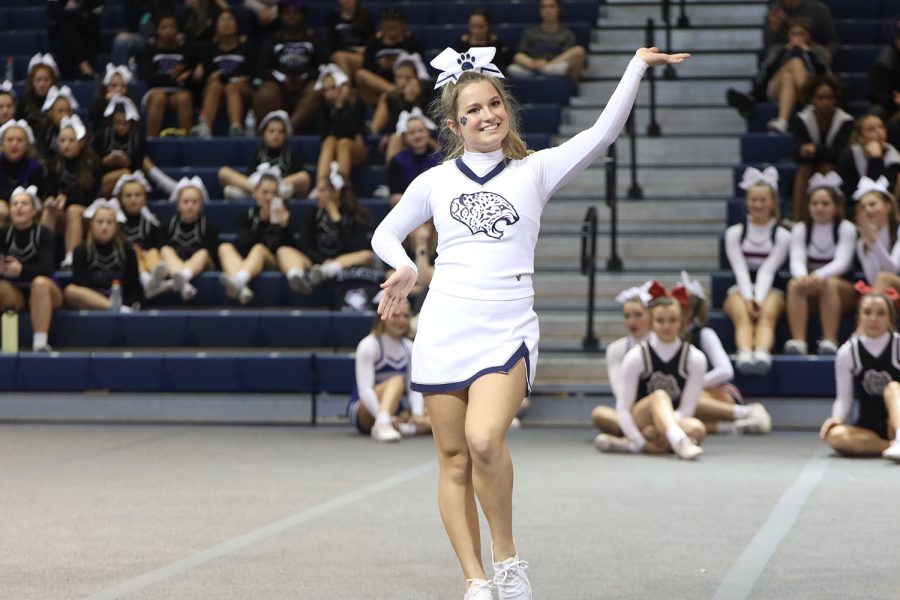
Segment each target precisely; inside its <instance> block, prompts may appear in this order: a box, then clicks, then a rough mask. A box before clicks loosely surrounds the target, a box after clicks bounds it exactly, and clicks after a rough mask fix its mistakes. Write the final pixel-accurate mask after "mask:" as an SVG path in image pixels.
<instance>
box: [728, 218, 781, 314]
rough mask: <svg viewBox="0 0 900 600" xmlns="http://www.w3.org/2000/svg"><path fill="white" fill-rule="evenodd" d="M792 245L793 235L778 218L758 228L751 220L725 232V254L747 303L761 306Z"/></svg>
mask: <svg viewBox="0 0 900 600" xmlns="http://www.w3.org/2000/svg"><path fill="white" fill-rule="evenodd" d="M790 243H791V234H790V233H788V231H787V230H786V229H785V228H784V227H779V226H778V224H777V223H776V222H775V219H770V220H769V222H768V223H766V224H765V225H757V224H756V223H754V222H753V221H751V220H750V219H749V218H748V219H747V221H746V222H745V223H738V224H736V225H732V226H731V227H729V228H728V229H726V230H725V255H726V256H727V257H728V262H729V263H730V264H731V270H732V271H733V272H734V278H735V280H736V281H737V287H738V290H740V292H741V296H743V298H744V299H745V300H756V301H757V302H759V303H760V304H762V302H763V301H764V300H765V299H766V296H767V295H768V294H769V292H770V291H771V290H772V284H773V283H774V281H775V275H776V274H777V273H778V269H779V268H780V267H781V265H782V264H784V261H785V259H787V255H788V248H789V246H790ZM751 272H752V273H751ZM754 275H755V277H754Z"/></svg>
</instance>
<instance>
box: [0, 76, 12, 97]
mask: <svg viewBox="0 0 900 600" xmlns="http://www.w3.org/2000/svg"><path fill="white" fill-rule="evenodd" d="M0 93H3V94H9V95H10V96H12V97H13V100H15V99H16V90H15V88H14V87H13V82H12V81H10V80H9V79H7V80H5V81H4V82H3V83H0Z"/></svg>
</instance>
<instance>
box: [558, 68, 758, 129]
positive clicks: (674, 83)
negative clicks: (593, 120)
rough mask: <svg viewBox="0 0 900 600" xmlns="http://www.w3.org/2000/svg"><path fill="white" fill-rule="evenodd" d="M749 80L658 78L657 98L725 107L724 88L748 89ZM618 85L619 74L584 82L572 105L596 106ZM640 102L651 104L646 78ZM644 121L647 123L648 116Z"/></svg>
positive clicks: (638, 97) (642, 85)
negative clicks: (612, 77)
mask: <svg viewBox="0 0 900 600" xmlns="http://www.w3.org/2000/svg"><path fill="white" fill-rule="evenodd" d="M749 79H750V78H749V77H746V78H741V77H732V78H729V79H714V80H706V79H686V78H682V79H675V80H667V79H662V78H658V79H657V80H656V101H657V102H658V103H659V104H660V105H663V104H669V105H673V104H676V103H680V104H694V105H701V106H703V105H708V104H713V105H715V106H722V104H723V103H724V102H725V90H727V89H728V88H730V87H734V88H738V89H745V88H746V87H747V83H748V81H749ZM616 85H618V77H617V78H615V79H613V80H608V81H607V80H603V81H585V82H583V83H582V84H581V87H580V90H579V94H578V96H577V97H575V98H573V99H572V106H584V105H588V106H593V105H596V103H598V102H604V103H605V102H606V101H607V100H608V99H609V97H610V96H611V95H612V93H613V91H614V90H615V89H616ZM637 102H638V104H639V105H640V104H646V105H649V102H650V86H649V85H648V84H647V81H644V82H643V83H642V84H641V88H640V89H639V90H638V95H637ZM695 110H697V109H695ZM642 121H643V122H644V123H646V120H645V119H642Z"/></svg>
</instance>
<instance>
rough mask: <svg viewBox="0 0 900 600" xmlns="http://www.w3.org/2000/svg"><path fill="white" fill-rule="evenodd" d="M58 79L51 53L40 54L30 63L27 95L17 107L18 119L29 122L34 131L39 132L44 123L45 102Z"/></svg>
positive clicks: (57, 71)
mask: <svg viewBox="0 0 900 600" xmlns="http://www.w3.org/2000/svg"><path fill="white" fill-rule="evenodd" d="M58 78H59V69H58V68H57V66H56V61H55V60H54V59H53V56H51V55H50V54H49V53H48V54H41V53H40V52H38V53H37V54H35V55H34V56H32V57H31V60H30V61H28V78H27V79H26V82H25V95H24V97H22V98H21V99H19V103H18V104H17V105H16V118H17V119H25V120H26V121H28V124H29V125H30V126H31V129H32V130H33V131H37V130H38V129H39V127H40V125H41V122H42V121H43V118H44V114H43V106H44V101H45V100H46V99H47V94H48V93H49V92H50V88H52V87H53V86H54V85H56V80H57V79H58Z"/></svg>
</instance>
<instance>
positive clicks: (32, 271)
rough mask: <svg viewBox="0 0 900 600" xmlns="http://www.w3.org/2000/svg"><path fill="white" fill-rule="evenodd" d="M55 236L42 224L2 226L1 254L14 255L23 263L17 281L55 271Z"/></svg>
mask: <svg viewBox="0 0 900 600" xmlns="http://www.w3.org/2000/svg"><path fill="white" fill-rule="evenodd" d="M55 241H56V240H55V236H54V234H53V232H52V231H50V230H49V229H47V228H46V227H44V226H42V225H32V226H31V227H29V228H27V229H17V228H15V227H14V226H12V225H7V226H5V227H3V228H0V254H4V255H6V256H12V257H13V258H15V259H16V260H18V261H19V262H20V263H22V273H21V274H20V275H19V276H18V277H16V278H15V280H16V281H31V280H32V279H34V278H35V277H37V276H38V275H45V276H48V277H49V276H50V275H51V274H52V273H53V251H54V247H55Z"/></svg>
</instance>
